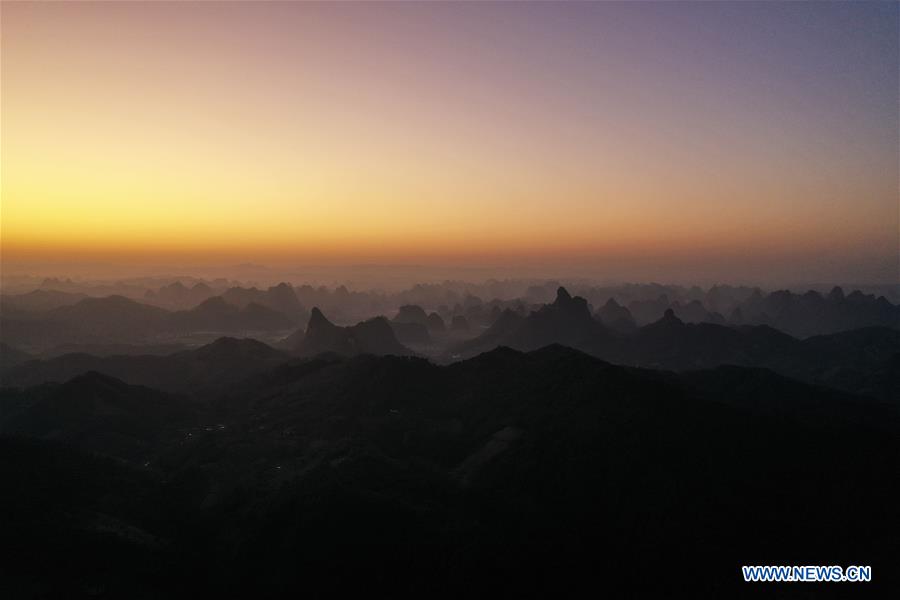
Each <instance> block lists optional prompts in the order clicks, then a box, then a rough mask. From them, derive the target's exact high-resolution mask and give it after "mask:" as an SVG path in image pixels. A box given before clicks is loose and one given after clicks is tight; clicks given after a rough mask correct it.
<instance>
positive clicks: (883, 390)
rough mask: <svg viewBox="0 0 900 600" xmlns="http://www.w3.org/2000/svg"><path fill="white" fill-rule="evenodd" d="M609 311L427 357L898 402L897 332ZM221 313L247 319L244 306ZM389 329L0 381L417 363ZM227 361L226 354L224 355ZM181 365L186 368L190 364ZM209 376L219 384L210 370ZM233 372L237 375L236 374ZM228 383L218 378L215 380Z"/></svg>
mask: <svg viewBox="0 0 900 600" xmlns="http://www.w3.org/2000/svg"><path fill="white" fill-rule="evenodd" d="M207 302H210V301H207ZM216 302H217V303H218V302H220V300H217V301H216ZM249 306H253V305H252V304H250V305H248V307H249ZM416 308H417V307H416ZM611 309H612V307H610V306H609V305H607V306H605V307H603V308H602V309H601V310H600V311H598V313H596V314H592V313H591V310H590V308H589V306H588V304H587V302H586V301H585V300H584V299H583V298H580V297H578V296H575V297H573V296H571V295H570V294H569V293H568V292H567V291H566V290H565V289H564V288H562V287H561V288H559V290H558V292H557V297H556V299H555V301H554V302H552V303H550V304H546V305H543V306H542V307H540V308H538V309H537V310H534V311H532V312H530V313H528V314H522V313H521V312H516V311H513V310H511V309H507V310H505V311H503V312H501V313H500V314H499V316H498V317H497V318H496V320H495V321H494V322H493V324H492V325H491V326H490V327H488V328H486V329H484V330H483V331H482V332H481V333H480V334H478V335H476V336H475V337H468V338H465V339H462V340H461V341H460V340H454V339H452V338H451V339H448V341H447V344H446V346H445V347H443V348H441V349H440V350H439V351H438V352H437V353H434V354H431V355H430V356H429V357H430V358H431V359H432V360H435V361H436V362H438V363H447V362H453V361H456V360H460V359H465V358H470V357H473V356H476V355H478V354H481V353H484V352H487V351H490V350H493V349H494V348H497V347H508V348H512V349H515V350H519V351H526V352H527V351H533V350H537V349H539V348H542V347H545V346H549V345H562V346H566V347H570V348H574V349H577V350H580V351H582V352H585V353H587V354H589V355H592V356H595V357H597V358H600V359H602V360H606V361H609V362H611V363H614V364H623V365H630V366H638V367H644V368H654V369H665V370H674V371H685V370H691V369H704V368H714V367H717V366H720V365H737V366H743V367H757V368H766V369H771V370H773V371H775V372H777V373H781V374H783V375H785V376H789V377H793V378H797V379H799V380H802V381H807V382H814V383H819V384H823V385H828V386H831V387H835V388H838V389H843V390H849V391H853V392H862V393H865V394H868V395H871V396H874V397H878V398H892V397H893V398H896V397H900V374H898V368H897V367H898V364H900V331H898V330H897V329H892V328H888V327H866V328H860V329H854V330H850V331H845V332H840V333H834V334H830V335H822V336H812V337H808V338H804V339H798V338H795V337H792V336H790V335H787V334H785V333H782V332H780V331H778V330H776V329H774V328H772V327H769V326H766V325H738V326H735V325H719V324H714V323H685V322H683V321H682V320H681V319H679V318H678V317H677V316H675V314H674V312H673V311H672V310H671V309H670V310H668V311H667V312H666V314H665V315H664V316H663V317H662V318H661V319H659V320H658V321H656V322H653V323H651V324H648V325H645V326H643V327H638V326H634V327H630V328H627V329H623V328H622V327H616V326H615V325H616V321H615V319H614V318H613V317H614V315H615V313H614V312H613V310H611ZM227 310H228V311H232V312H233V311H246V310H247V307H245V308H244V309H237V308H233V307H232V308H229V309H227ZM419 310H421V309H419ZM414 312H417V311H414V310H413V309H410V308H407V309H406V310H401V312H400V315H404V317H402V318H401V321H405V322H406V323H408V324H416V325H419V323H420V322H427V321H430V320H433V319H432V316H429V315H426V314H425V313H424V311H422V315H419V317H422V318H423V319H424V320H427V321H417V320H415V319H414V318H413V317H411V316H410V315H411V313H414ZM611 313H613V316H612V317H609V318H610V320H611V322H608V321H605V320H604V319H603V316H604V315H610V314H611ZM173 314H178V313H173ZM400 315H398V316H400ZM433 316H435V317H436V316H437V315H433ZM415 318H416V319H417V318H418V317H415ZM438 318H439V317H438ZM396 326H397V319H395V320H394V321H388V320H387V319H386V318H384V317H375V318H372V319H368V320H366V321H362V322H360V323H358V324H356V325H352V326H339V325H335V324H334V323H332V322H330V321H329V320H328V319H327V318H326V317H325V315H324V314H323V313H322V312H321V311H320V310H319V309H318V308H313V309H312V311H311V313H310V317H309V321H308V322H307V324H306V326H305V327H303V328H298V329H297V330H296V331H295V332H294V333H293V334H291V335H289V336H288V337H286V338H285V339H283V340H282V341H281V342H280V343H279V344H277V345H276V347H270V346H268V345H266V344H263V343H261V342H256V341H254V340H247V341H244V342H240V341H238V340H228V339H223V340H220V341H219V342H216V343H215V344H212V345H210V346H205V347H203V348H200V349H197V350H183V351H181V352H177V353H171V354H168V355H158V356H146V355H130V356H129V355H111V356H102V357H98V356H93V355H90V354H87V353H69V354H63V355H61V356H56V357H53V358H49V359H45V360H28V359H29V358H30V357H29V356H27V355H24V354H22V353H16V352H15V351H14V350H13V349H12V348H6V349H5V351H4V353H3V356H4V357H5V358H4V365H3V371H2V372H0V377H2V379H3V381H6V382H9V383H14V384H23V383H26V384H27V383H34V382H39V381H46V380H55V381H62V380H65V379H67V378H68V377H71V376H74V375H76V374H78V373H80V372H84V371H86V370H97V371H100V372H106V373H110V374H113V375H116V376H124V377H123V378H124V379H125V380H126V381H129V382H135V383H143V384H152V383H154V382H158V381H168V380H169V379H172V380H176V381H177V380H181V381H188V380H190V377H186V376H185V375H184V372H185V370H186V369H187V370H190V369H189V368H188V367H185V366H184V365H183V363H184V362H185V361H187V362H191V361H193V360H194V358H193V357H198V356H204V353H206V354H208V355H209V356H211V357H212V358H215V357H217V356H219V354H220V353H222V351H223V349H237V348H241V349H242V350H241V352H243V353H249V355H248V356H243V355H242V358H241V360H248V361H249V362H248V363H247V364H252V361H253V360H256V359H260V360H263V361H264V362H265V361H278V360H284V359H287V358H289V357H313V356H317V355H321V354H334V355H339V356H356V355H361V354H372V355H376V356H385V355H398V356H404V355H406V356H414V355H417V354H419V353H417V352H416V351H415V350H414V349H411V348H410V347H409V346H407V345H404V344H403V343H402V342H401V341H400V339H399V338H400V336H399V335H398V330H397V327H396ZM421 326H422V327H425V325H421ZM412 346H413V347H414V348H415V346H414V345H412ZM235 351H236V350H235ZM224 354H226V355H227V352H225V353H224ZM187 357H191V359H190V360H187ZM266 364H269V363H266ZM204 368H206V367H204ZM141 372H146V373H147V374H148V375H147V377H138V378H137V379H134V378H133V377H134V374H140V373H141ZM209 372H210V373H211V374H213V373H214V374H216V375H215V377H219V375H218V373H219V372H218V371H217V370H216V369H213V370H212V371H209ZM236 372H238V373H241V372H243V371H242V370H241V368H240V365H238V368H237V371H236ZM227 376H228V374H227V373H225V372H222V377H226V378H227ZM211 377H212V375H211Z"/></svg>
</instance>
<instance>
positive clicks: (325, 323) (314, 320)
mask: <svg viewBox="0 0 900 600" xmlns="http://www.w3.org/2000/svg"><path fill="white" fill-rule="evenodd" d="M323 327H334V324H333V323H332V322H331V321H329V320H328V319H327V318H325V315H323V314H322V311H321V310H319V307H317V306H314V307H313V309H312V312H311V313H310V314H309V322H308V323H307V324H306V331H311V330H313V329H316V328H323Z"/></svg>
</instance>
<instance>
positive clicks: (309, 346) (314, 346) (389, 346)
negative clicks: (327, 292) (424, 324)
mask: <svg viewBox="0 0 900 600" xmlns="http://www.w3.org/2000/svg"><path fill="white" fill-rule="evenodd" d="M289 343H290V344H291V348H292V350H293V351H294V352H295V353H297V354H298V355H300V356H315V355H317V354H323V353H334V354H340V355H343V356H355V355H357V354H375V355H387V354H397V355H403V354H412V352H411V351H410V350H409V349H408V348H406V347H405V346H403V345H402V344H401V343H400V342H399V341H397V336H396V335H395V334H394V330H393V329H392V328H391V325H390V323H389V322H388V320H387V319H385V318H384V317H376V318H374V319H369V320H368V321H363V322H361V323H358V324H356V325H353V326H350V327H339V326H337V325H335V324H333V323H332V322H331V321H329V320H328V319H327V318H325V315H323V314H322V311H320V310H319V309H318V308H313V309H312V314H311V315H310V318H309V323H308V324H307V325H306V331H305V332H304V333H302V334H300V333H298V334H297V335H296V336H292V337H291V338H289Z"/></svg>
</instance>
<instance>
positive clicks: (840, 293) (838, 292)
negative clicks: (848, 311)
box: [828, 285, 844, 302]
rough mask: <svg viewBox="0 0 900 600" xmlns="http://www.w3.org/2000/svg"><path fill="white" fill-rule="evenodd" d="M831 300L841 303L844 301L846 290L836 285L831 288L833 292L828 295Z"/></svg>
mask: <svg viewBox="0 0 900 600" xmlns="http://www.w3.org/2000/svg"><path fill="white" fill-rule="evenodd" d="M828 299H829V300H835V301H838V302H839V301H841V300H843V299H844V290H843V289H841V286H839V285H836V286H834V287H833V288H831V292H829V293H828Z"/></svg>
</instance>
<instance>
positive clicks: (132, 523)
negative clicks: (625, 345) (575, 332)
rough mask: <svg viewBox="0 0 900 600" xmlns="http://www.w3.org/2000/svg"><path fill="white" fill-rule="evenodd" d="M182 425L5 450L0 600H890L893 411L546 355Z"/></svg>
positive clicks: (0, 473)
mask: <svg viewBox="0 0 900 600" xmlns="http://www.w3.org/2000/svg"><path fill="white" fill-rule="evenodd" d="M110 387H111V388H113V389H115V390H118V391H117V392H116V394H115V395H114V396H113V398H117V399H118V400H116V402H115V406H117V407H120V408H121V409H122V410H127V409H128V407H129V406H132V407H133V408H134V409H135V410H137V407H136V406H134V405H133V404H130V402H131V401H130V400H129V401H126V400H124V399H123V398H126V397H127V398H132V394H142V393H147V392H144V391H141V390H142V388H141V389H139V390H133V389H130V387H129V386H124V387H123V384H121V383H114V382H112V381H109V380H107V378H103V377H100V376H96V375H93V376H90V377H88V378H87V379H86V380H85V379H79V380H76V382H74V383H70V384H66V385H64V386H58V387H55V388H54V390H53V392H52V393H53V394H55V395H54V396H53V398H54V400H53V402H54V405H55V406H64V405H65V404H66V403H67V402H69V403H72V404H74V405H76V406H84V404H83V403H84V395H92V394H95V393H97V388H100V389H107V388H110ZM4 394H33V395H37V396H41V394H46V392H45V391H42V388H33V389H30V390H26V391H24V392H9V391H7V392H4ZM67 394H68V395H67ZM154 398H156V403H155V404H153V405H154V406H169V404H168V402H169V401H170V400H171V399H172V397H168V396H166V397H165V398H166V399H167V400H165V401H163V400H162V397H156V396H154ZM87 406H95V407H96V406H98V405H97V404H96V403H94V404H88V405H87ZM183 407H184V409H185V410H188V411H193V412H192V414H193V418H194V419H195V421H196V423H197V425H196V426H194V427H191V426H186V425H185V424H184V423H185V421H184V420H183V419H181V417H179V418H177V419H175V420H174V422H171V423H170V422H160V421H153V423H157V425H156V426H157V427H159V428H160V429H161V430H162V431H161V432H160V434H159V435H158V436H157V437H155V438H150V437H144V438H142V440H149V441H148V442H147V443H149V444H152V445H153V447H152V459H151V460H149V461H147V460H145V461H144V463H136V462H135V461H134V460H133V459H132V458H130V456H128V455H127V454H123V453H122V452H121V451H120V450H119V449H118V447H117V446H114V445H111V446H110V447H108V448H104V447H97V446H96V445H87V444H86V443H85V442H84V438H78V437H73V436H70V435H66V434H65V432H66V431H67V430H68V428H69V427H75V426H78V427H83V425H78V423H83V421H77V420H76V424H74V425H68V424H67V423H66V422H65V421H61V422H60V423H59V424H58V425H57V427H58V429H57V430H58V431H60V439H65V440H67V441H68V442H69V444H70V446H67V447H60V446H55V445H52V444H51V445H48V442H41V443H38V442H36V441H25V440H12V439H7V440H0V444H2V446H0V449H2V451H0V477H2V480H3V481H4V484H5V488H6V489H7V490H16V491H14V492H13V493H5V494H3V495H2V496H3V502H4V505H3V508H4V510H2V511H0V519H3V521H4V522H2V523H0V529H2V530H3V531H4V532H5V535H4V548H3V552H4V554H5V556H3V557H0V558H3V560H2V561H0V562H2V566H0V569H2V570H3V572H2V575H3V577H0V581H2V582H3V583H2V585H3V586H6V587H5V589H6V591H10V590H12V591H14V592H16V593H18V594H19V595H20V596H23V595H24V596H28V595H30V596H35V595H38V596H40V595H43V596H45V597H66V598H75V597H81V596H90V595H92V596H101V597H129V598H134V597H198V596H200V597H221V596H229V597H253V598H282V597H299V596H311V597H324V596H327V597H335V596H341V595H345V594H349V593H355V594H364V595H365V596H366V597H370V596H383V595H385V594H390V595H392V596H404V597H405V596H416V597H430V596H442V597H451V596H452V597H461V596H465V597H471V596H477V597H486V596H490V597H513V596H522V595H525V596H542V597H560V596H571V595H575V594H576V593H577V592H579V591H583V590H585V589H587V590H592V593H596V595H599V596H604V597H605V596H611V597H660V596H665V597H669V596H672V595H682V594H684V595H688V596H689V597H695V598H697V597H715V598H724V597H729V598H730V597H750V596H752V597H758V595H759V594H761V593H770V592H771V593H774V592H776V591H777V593H778V594H779V597H794V596H795V595H796V596H798V597H809V595H810V594H813V595H815V596H816V597H818V596H820V595H824V596H826V597H828V596H829V595H831V594H835V593H842V592H843V593H846V590H847V586H849V585H860V584H845V585H837V584H831V587H829V586H828V585H826V584H822V585H814V584H802V585H801V584H793V585H788V584H783V585H782V586H780V587H778V588H777V589H775V588H773V587H772V586H752V585H749V584H745V583H743V581H742V580H741V577H740V566H741V565H743V564H770V563H771V564H824V565H830V564H841V565H849V564H863V565H872V567H873V573H874V578H875V581H874V582H873V583H872V584H870V585H869V587H870V588H871V590H870V591H873V592H874V591H880V590H884V589H889V588H888V587H887V586H889V585H891V584H896V583H897V573H896V569H895V565H896V563H897V560H898V559H900V551H898V547H897V544H896V540H897V539H898V537H900V517H898V514H897V512H896V510H895V506H894V505H895V502H894V501H893V499H894V497H895V496H894V487H895V484H896V477H897V473H898V472H900V443H898V433H900V421H898V412H897V407H896V406H895V405H892V404H885V403H879V402H877V401H875V400H871V399H868V398H865V397H860V396H853V395H849V394H845V393H842V392H838V391H832V390H826V389H823V388H818V387H814V386H810V385H807V384H803V383H799V382H797V381H794V380H790V379H786V378H784V377H781V376H778V375H775V374H773V373H772V372H770V371H766V370H762V369H745V368H740V367H728V368H721V369H716V370H713V371H695V372H691V373H686V374H681V375H679V374H675V373H671V372H660V371H647V370H640V369H632V368H625V367H617V366H613V365H610V364H608V363H605V362H603V361H600V360H598V359H596V358H593V357H590V356H588V355H586V354H583V353H581V352H578V351H575V350H571V349H568V348H564V347H560V346H551V347H546V348H543V349H540V350H537V351H534V352H530V353H521V352H517V351H513V350H510V349H508V348H500V349H497V350H494V351H492V352H489V353H486V354H483V355H481V356H478V357H476V358H474V359H471V360H466V361H462V362H459V363H455V364H453V365H450V366H443V367H442V366H436V365H434V364H432V363H429V362H428V361H425V360H422V359H417V358H409V357H397V356H388V357H374V356H368V355H365V356H357V357H355V358H339V357H336V356H334V355H332V356H330V357H319V358H313V359H309V360H304V361H300V362H297V361H294V362H287V363H285V364H283V365H281V366H279V367H276V368H274V369H272V370H270V371H267V372H261V373H257V374H255V375H253V376H251V377H250V378H249V379H246V380H244V381H243V382H242V383H236V384H234V385H231V386H229V389H228V392H227V393H225V394H223V395H220V396H219V397H218V398H217V399H216V400H214V401H213V402H211V403H210V404H208V405H203V406H199V405H188V404H184V405H183ZM78 414H81V413H78ZM91 414H93V413H91ZM153 414H157V413H156V412H154V413H153ZM164 414H169V413H167V412H165V411H164ZM179 414H180V413H179ZM42 423H45V422H44V421H42ZM47 430H48V429H47V426H46V424H44V425H42V428H41V429H40V431H41V432H46V431H47ZM40 437H46V435H43V434H42V435H41V436H40ZM153 440H155V441H153ZM91 443H92V444H93V443H94V441H93V440H92V441H91ZM87 450H91V451H93V452H95V453H97V454H99V455H105V456H107V457H112V458H114V459H115V461H112V460H108V459H102V458H91V457H90V456H88V455H86V454H84V452H85V451H87ZM143 456H144V455H142V458H143ZM76 474H77V475H76ZM78 482H82V483H78ZM6 532H9V533H6ZM38 557H39V558H38ZM585 586H586V587H585ZM3 591H4V590H3V589H0V592H3ZM863 591H866V589H863ZM5 597H7V596H5Z"/></svg>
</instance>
